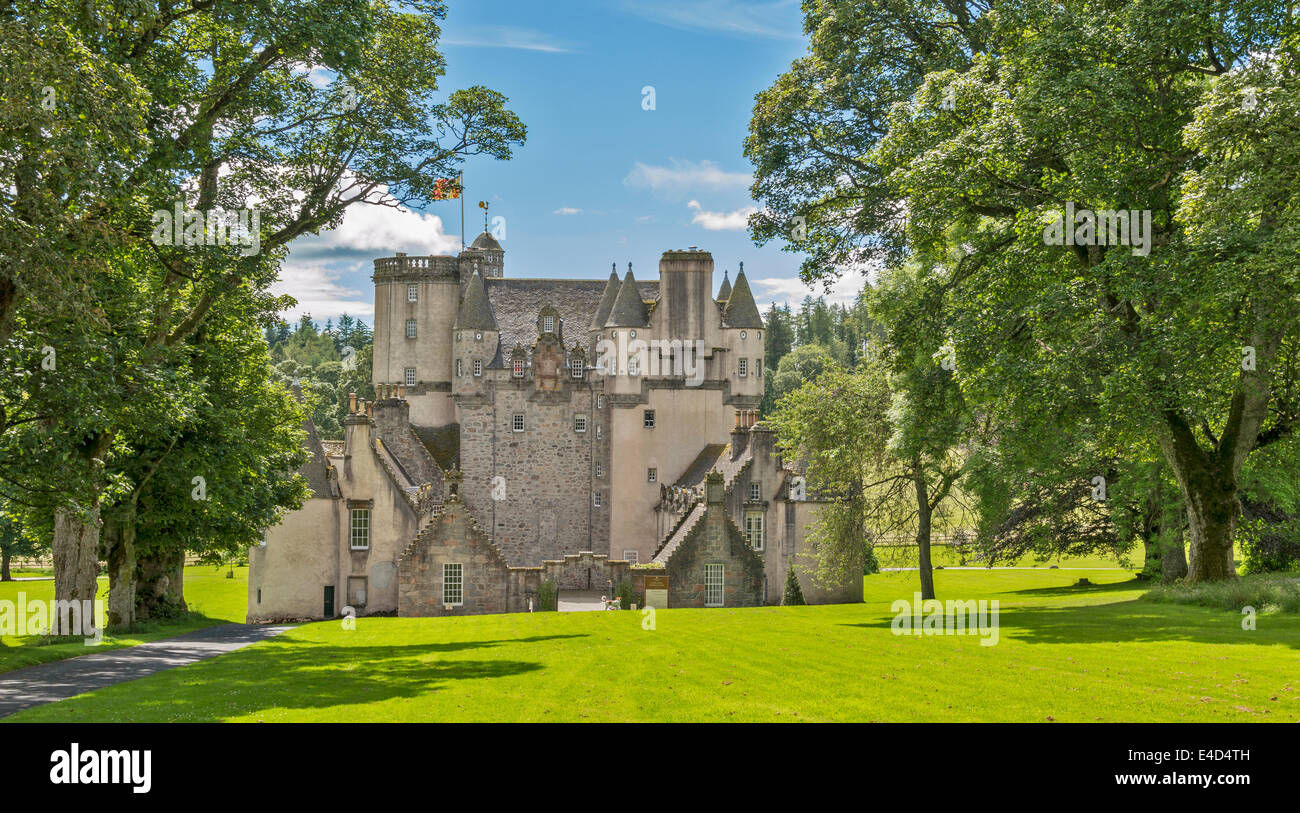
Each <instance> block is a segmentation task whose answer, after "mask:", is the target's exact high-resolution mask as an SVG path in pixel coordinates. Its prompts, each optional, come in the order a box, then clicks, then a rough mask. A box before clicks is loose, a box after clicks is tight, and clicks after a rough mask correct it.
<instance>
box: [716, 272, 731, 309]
mask: <svg viewBox="0 0 1300 813" xmlns="http://www.w3.org/2000/svg"><path fill="white" fill-rule="evenodd" d="M730 298H731V280H729V279H727V272H726V271H723V272H722V287H721V288H719V289H718V299H719V300H720V301H722V302H726V301H727V300H728V299H730Z"/></svg>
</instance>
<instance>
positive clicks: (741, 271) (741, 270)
mask: <svg viewBox="0 0 1300 813" xmlns="http://www.w3.org/2000/svg"><path fill="white" fill-rule="evenodd" d="M743 273H745V261H744V260H741V261H740V271H738V272H737V274H743Z"/></svg>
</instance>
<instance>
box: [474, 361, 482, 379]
mask: <svg viewBox="0 0 1300 813" xmlns="http://www.w3.org/2000/svg"><path fill="white" fill-rule="evenodd" d="M474 377H475V378H482V377H483V359H474Z"/></svg>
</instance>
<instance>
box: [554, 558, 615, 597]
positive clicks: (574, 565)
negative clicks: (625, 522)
mask: <svg viewBox="0 0 1300 813" xmlns="http://www.w3.org/2000/svg"><path fill="white" fill-rule="evenodd" d="M630 567H631V564H630V563H628V562H625V561H622V560H618V559H612V560H611V559H610V558H609V557H608V556H606V555H604V554H601V553H592V552H590V551H582V552H581V553H573V554H569V555H567V556H565V557H564V558H563V559H560V560H549V561H543V562H542V576H541V578H542V581H550V582H555V586H556V587H557V588H558V589H560V590H601V591H606V590H610V589H611V585H612V587H613V588H617V587H618V583H619V582H621V581H623V580H625V579H627V578H628V573H629V569H630Z"/></svg>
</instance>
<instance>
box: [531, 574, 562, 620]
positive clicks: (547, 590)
mask: <svg viewBox="0 0 1300 813" xmlns="http://www.w3.org/2000/svg"><path fill="white" fill-rule="evenodd" d="M559 602H560V591H559V590H557V589H556V587H555V582H549V581H548V582H542V583H541V585H539V586H538V588H537V609H539V610H542V611H544V612H545V611H550V612H554V611H555V610H557V609H559Z"/></svg>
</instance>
